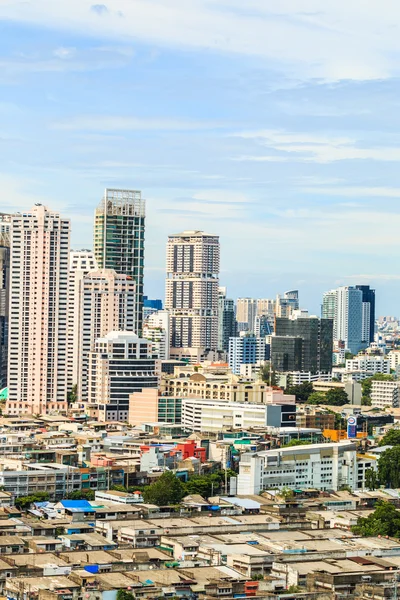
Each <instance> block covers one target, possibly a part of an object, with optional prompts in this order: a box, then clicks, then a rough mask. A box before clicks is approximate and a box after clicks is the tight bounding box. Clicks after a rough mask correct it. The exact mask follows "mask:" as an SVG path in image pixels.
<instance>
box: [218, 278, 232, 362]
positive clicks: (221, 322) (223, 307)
mask: <svg viewBox="0 0 400 600" xmlns="http://www.w3.org/2000/svg"><path fill="white" fill-rule="evenodd" d="M236 334H237V326H236V318H235V303H234V301H233V300H232V299H230V298H227V297H226V288H225V287H220V288H219V291H218V350H223V351H224V352H228V350H229V338H231V337H235V336H236Z"/></svg>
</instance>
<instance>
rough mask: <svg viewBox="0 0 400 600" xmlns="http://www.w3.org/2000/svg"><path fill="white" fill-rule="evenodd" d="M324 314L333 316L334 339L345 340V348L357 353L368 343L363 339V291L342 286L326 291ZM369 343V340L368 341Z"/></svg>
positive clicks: (326, 316) (323, 305)
mask: <svg viewBox="0 0 400 600" xmlns="http://www.w3.org/2000/svg"><path fill="white" fill-rule="evenodd" d="M322 316H323V317H324V318H332V317H333V339H334V341H335V342H344V345H345V348H346V349H347V350H349V351H350V352H352V353H353V354H357V352H359V351H360V350H361V349H362V348H363V347H365V345H366V343H365V341H364V340H363V292H362V291H361V290H360V289H357V288H355V287H351V286H342V287H339V288H337V289H336V290H330V291H329V292H325V294H324V297H323V303H322ZM367 344H368V342H367Z"/></svg>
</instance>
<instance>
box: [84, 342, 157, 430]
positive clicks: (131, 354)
mask: <svg viewBox="0 0 400 600" xmlns="http://www.w3.org/2000/svg"><path fill="white" fill-rule="evenodd" d="M159 375H160V373H159V369H158V361H157V360H155V359H154V358H153V356H152V351H151V344H150V342H149V341H148V340H143V339H140V338H139V337H138V336H137V335H136V334H135V333H132V332H131V331H112V332H110V333H108V334H107V335H106V336H104V337H102V338H99V339H97V340H96V342H95V347H94V351H93V352H90V353H89V377H88V400H89V402H90V403H91V404H97V406H98V410H99V420H100V421H127V420H128V416H129V396H130V394H132V393H133V392H140V391H141V390H143V389H145V388H157V387H158V381H159Z"/></svg>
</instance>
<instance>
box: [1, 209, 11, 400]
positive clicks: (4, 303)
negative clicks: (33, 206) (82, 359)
mask: <svg viewBox="0 0 400 600" xmlns="http://www.w3.org/2000/svg"><path fill="white" fill-rule="evenodd" d="M10 229H11V215H5V214H0V390H2V389H3V388H5V387H7V361H8V311H9V293H10Z"/></svg>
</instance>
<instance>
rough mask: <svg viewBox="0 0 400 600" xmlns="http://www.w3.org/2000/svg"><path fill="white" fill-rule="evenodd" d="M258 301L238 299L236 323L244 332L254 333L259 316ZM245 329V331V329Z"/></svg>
mask: <svg viewBox="0 0 400 600" xmlns="http://www.w3.org/2000/svg"><path fill="white" fill-rule="evenodd" d="M257 304H258V300H256V299H255V298H238V299H237V301H236V321H237V322H238V327H239V329H241V330H242V331H254V321H255V318H256V316H257ZM243 328H244V329H243Z"/></svg>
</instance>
